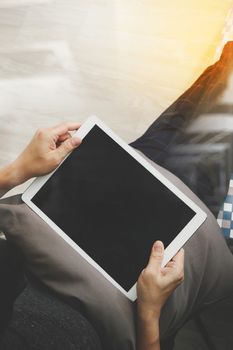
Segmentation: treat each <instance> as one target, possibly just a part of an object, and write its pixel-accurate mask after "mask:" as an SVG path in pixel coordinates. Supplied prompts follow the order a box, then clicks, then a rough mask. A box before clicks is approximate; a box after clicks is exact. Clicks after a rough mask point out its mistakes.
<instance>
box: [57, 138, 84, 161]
mask: <svg viewBox="0 0 233 350" xmlns="http://www.w3.org/2000/svg"><path fill="white" fill-rule="evenodd" d="M81 142H82V140H81V139H80V138H78V137H71V138H69V139H67V140H66V141H64V142H62V144H61V145H60V146H59V147H58V148H57V152H59V155H60V157H61V160H62V159H64V158H65V157H66V156H67V155H68V154H69V153H70V152H71V151H73V150H74V149H75V148H76V147H78V146H79V145H80V144H81Z"/></svg>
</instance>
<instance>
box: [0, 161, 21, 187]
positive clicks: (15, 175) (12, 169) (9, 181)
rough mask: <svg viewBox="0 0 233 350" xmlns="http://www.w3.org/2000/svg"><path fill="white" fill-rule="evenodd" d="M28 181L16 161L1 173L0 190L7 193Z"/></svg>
mask: <svg viewBox="0 0 233 350" xmlns="http://www.w3.org/2000/svg"><path fill="white" fill-rule="evenodd" d="M26 180H27V179H26V178H24V176H23V171H22V170H21V167H20V165H19V164H17V162H16V161H15V162H13V163H11V164H9V165H8V166H6V167H5V168H4V169H3V170H1V172H0V188H1V189H3V190H6V191H9V190H11V189H12V188H13V187H15V186H18V185H20V184H21V183H23V182H24V181H26Z"/></svg>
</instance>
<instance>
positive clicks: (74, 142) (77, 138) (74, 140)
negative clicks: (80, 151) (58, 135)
mask: <svg viewBox="0 0 233 350" xmlns="http://www.w3.org/2000/svg"><path fill="white" fill-rule="evenodd" d="M71 141H72V144H73V145H74V146H78V145H80V143H81V142H82V140H81V139H80V138H79V137H72V139H71Z"/></svg>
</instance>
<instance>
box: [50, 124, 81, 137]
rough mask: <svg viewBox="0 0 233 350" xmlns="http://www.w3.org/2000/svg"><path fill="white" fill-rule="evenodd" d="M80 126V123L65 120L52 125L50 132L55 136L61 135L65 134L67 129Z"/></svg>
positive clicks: (71, 129)
mask: <svg viewBox="0 0 233 350" xmlns="http://www.w3.org/2000/svg"><path fill="white" fill-rule="evenodd" d="M80 126H81V125H80V123H77V122H65V123H61V124H58V125H56V126H54V127H53V128H52V133H53V135H55V136H61V135H63V134H66V133H67V132H68V131H74V130H78V129H79V128H80Z"/></svg>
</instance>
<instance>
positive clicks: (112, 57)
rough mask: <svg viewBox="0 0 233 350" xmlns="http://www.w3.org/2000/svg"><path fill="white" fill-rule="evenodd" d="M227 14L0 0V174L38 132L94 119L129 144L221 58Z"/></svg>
mask: <svg viewBox="0 0 233 350" xmlns="http://www.w3.org/2000/svg"><path fill="white" fill-rule="evenodd" d="M232 4H233V2H232V1H230V0H176V1H171V0H156V1H155V0H153V1H152V0H144V1H139V0H135V1H130V0H95V1H94V0H85V1H81V0H0V167H2V166H4V165H5V164H7V163H8V162H10V161H11V160H13V159H14V158H15V157H16V156H17V154H18V153H19V152H20V151H21V150H22V149H23V148H24V147H25V145H26V143H27V142H28V141H29V139H30V138H31V136H32V134H33V133H34V132H35V130H36V129H37V128H38V127H46V126H50V125H53V124H56V123H59V122H61V121H63V120H79V121H84V120H85V119H86V118H87V117H88V116H89V115H92V114H95V115H97V116H98V117H100V118H101V119H103V120H104V121H105V122H106V123H107V124H108V125H109V126H110V127H111V128H112V129H113V130H114V131H115V132H117V133H118V134H119V135H120V136H121V137H122V138H123V139H124V140H125V141H127V142H129V141H132V140H134V139H135V138H136V137H138V136H139V135H141V134H142V133H143V132H144V131H145V130H146V128H147V127H148V126H149V125H150V123H152V122H153V120H154V119H156V118H157V117H158V116H159V115H160V114H161V113H162V111H164V110H165V109H166V108H167V107H168V106H169V105H170V104H171V103H172V102H173V101H174V100H176V99H177V97H178V96H179V95H180V94H182V93H183V92H184V91H185V90H186V89H187V88H188V87H189V86H190V85H191V84H192V83H193V82H194V81H195V80H196V79H197V78H198V76H199V75H200V74H201V73H202V72H203V70H204V69H205V68H206V67H207V66H209V65H210V64H212V63H213V62H215V61H216V60H217V59H218V58H219V56H220V54H221V49H222V47H223V44H224V43H225V42H226V40H227V39H229V38H228V37H226V31H227V32H228V33H232V32H231V21H232V18H233V16H232V12H230V11H231V8H232ZM232 89H233V87H232ZM231 91H232V90H231ZM229 96H231V95H229ZM229 96H228V95H227V96H225V97H224V98H225V99H227V98H228V99H229V98H230V97H229ZM196 128H198V127H197V126H196ZM193 130H194V129H193ZM193 130H192V132H194V131H193ZM195 132H196V131H195ZM23 188H25V185H24V186H23V187H22V186H21V188H20V189H17V190H14V191H16V192H17V191H20V190H23Z"/></svg>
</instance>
